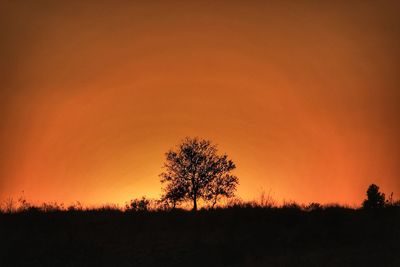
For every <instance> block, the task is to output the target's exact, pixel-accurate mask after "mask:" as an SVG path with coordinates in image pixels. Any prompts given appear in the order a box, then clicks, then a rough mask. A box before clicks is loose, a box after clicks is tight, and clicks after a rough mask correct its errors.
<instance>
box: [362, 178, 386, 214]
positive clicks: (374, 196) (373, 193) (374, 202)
mask: <svg viewBox="0 0 400 267" xmlns="http://www.w3.org/2000/svg"><path fill="white" fill-rule="evenodd" d="M362 206H363V208H366V209H371V208H372V209H373V208H382V207H384V206H385V194H384V193H381V192H379V186H377V185H375V184H371V185H370V186H369V187H368V190H367V199H365V200H364V202H363V204H362Z"/></svg>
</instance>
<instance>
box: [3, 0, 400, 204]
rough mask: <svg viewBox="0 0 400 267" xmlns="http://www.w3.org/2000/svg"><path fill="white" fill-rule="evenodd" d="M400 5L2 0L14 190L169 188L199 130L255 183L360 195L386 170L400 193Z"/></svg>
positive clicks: (253, 187)
mask: <svg viewBox="0 0 400 267" xmlns="http://www.w3.org/2000/svg"><path fill="white" fill-rule="evenodd" d="M82 2H83V3H82ZM333 2H335V3H333ZM338 2H340V3H338ZM399 10H400V5H399V2H398V1H379V3H378V2H377V1H332V2H331V3H328V2H325V3H321V1H270V2H267V1H197V2H195V1H176V2H173V1H140V2H136V3H134V1H127V2H124V1H116V2H114V3H113V1H93V2H91V1H57V2H53V1H2V2H1V3H0V40H1V42H0V58H1V60H0V71H1V73H0V85H1V88H0V104H1V107H0V115H1V118H2V123H1V125H0V146H1V150H0V200H4V199H5V198H6V197H8V196H12V197H14V198H16V197H18V196H19V195H21V191H24V194H25V197H26V198H27V199H28V200H30V201H33V202H42V201H58V202H64V203H66V204H68V203H71V202H74V201H77V200H79V201H81V202H82V203H85V204H88V205H92V204H101V203H120V204H123V203H124V202H125V201H127V200H129V199H131V198H134V197H140V196H142V195H146V196H148V197H158V196H159V195H160V193H161V190H160V183H159V177H158V174H159V173H160V172H161V170H162V169H161V166H162V164H163V160H164V153H165V152H166V151H167V150H168V149H169V148H171V147H173V146H174V145H176V144H177V143H178V142H179V141H180V140H181V139H182V138H184V137H185V136H199V137H203V138H208V139H211V140H213V141H214V142H215V143H217V144H218V146H219V148H220V150H221V151H222V152H226V153H228V155H230V157H231V158H232V159H233V160H234V161H235V162H236V164H237V166H238V168H237V171H236V174H237V175H238V176H239V178H240V186H239V188H238V195H239V196H241V197H242V198H244V199H249V200H252V199H257V198H258V197H259V195H260V193H261V191H262V190H265V191H266V192H268V191H270V192H271V195H272V196H273V197H274V198H275V199H277V200H295V201H298V202H300V203H307V202H310V201H318V202H322V203H330V202H339V203H348V204H351V205H353V204H359V203H360V202H361V201H362V199H363V198H364V194H365V191H366V189H367V186H368V185H369V184H370V183H372V182H374V183H377V184H378V185H380V186H381V188H382V190H383V191H384V192H386V193H390V192H392V191H393V192H394V195H395V197H397V198H399V197H400V164H399V159H400V139H399V136H400V124H399V123H398V117H399V115H400V106H399V103H400V87H399V86H400V75H399V73H400V68H399V67H400V51H399V47H400V17H399V16H398V14H399Z"/></svg>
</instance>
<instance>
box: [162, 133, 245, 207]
mask: <svg viewBox="0 0 400 267" xmlns="http://www.w3.org/2000/svg"><path fill="white" fill-rule="evenodd" d="M165 155H166V162H165V164H164V168H165V171H164V172H162V173H161V174H160V177H161V183H162V184H165V187H164V188H163V190H164V195H163V197H162V198H163V199H164V200H167V201H169V202H171V203H172V204H173V206H174V207H175V205H176V204H178V203H179V202H183V201H191V202H192V203H193V210H194V211H195V210H197V201H198V200H199V199H203V200H204V201H211V202H212V206H214V205H215V204H216V203H217V201H218V200H219V199H220V198H221V197H232V196H234V192H235V191H236V186H237V184H238V178H237V177H236V176H234V175H232V174H231V172H232V171H233V170H234V169H235V168H236V166H235V164H234V163H233V162H232V160H230V159H228V156H227V155H226V154H224V155H218V154H217V147H216V146H215V145H213V144H211V141H209V140H202V139H198V138H189V137H187V138H186V139H184V140H183V142H182V143H181V144H180V145H179V146H178V147H177V148H176V149H175V150H169V151H168V152H167V153H166V154H165Z"/></svg>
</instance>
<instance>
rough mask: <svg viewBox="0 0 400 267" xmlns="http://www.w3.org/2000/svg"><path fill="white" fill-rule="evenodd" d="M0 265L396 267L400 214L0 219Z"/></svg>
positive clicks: (329, 211) (244, 211)
mask: <svg viewBox="0 0 400 267" xmlns="http://www.w3.org/2000/svg"><path fill="white" fill-rule="evenodd" d="M0 246H1V247H0V266H207V267H210V266H400V208H398V207H397V208H395V207H393V208H385V209H381V210H372V211H368V210H352V209H345V208H326V209H324V210H315V211H312V212H305V211H301V210H299V209H290V208H286V209H283V208H280V209H261V208H229V209H222V210H211V211H200V212H198V213H195V214H194V213H191V212H185V211H174V212H153V213H122V212H120V211H70V212H66V211H64V212H63V211H56V212H49V213H42V212H23V213H15V214H0Z"/></svg>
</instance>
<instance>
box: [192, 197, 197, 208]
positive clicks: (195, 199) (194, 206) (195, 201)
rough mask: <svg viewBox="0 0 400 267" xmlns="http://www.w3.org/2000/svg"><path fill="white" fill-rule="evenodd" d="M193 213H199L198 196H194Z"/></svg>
mask: <svg viewBox="0 0 400 267" xmlns="http://www.w3.org/2000/svg"><path fill="white" fill-rule="evenodd" d="M193 211H197V195H196V193H194V194H193Z"/></svg>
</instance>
